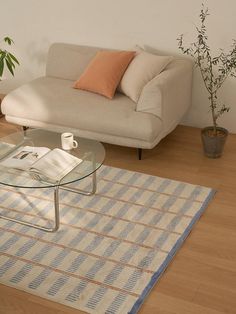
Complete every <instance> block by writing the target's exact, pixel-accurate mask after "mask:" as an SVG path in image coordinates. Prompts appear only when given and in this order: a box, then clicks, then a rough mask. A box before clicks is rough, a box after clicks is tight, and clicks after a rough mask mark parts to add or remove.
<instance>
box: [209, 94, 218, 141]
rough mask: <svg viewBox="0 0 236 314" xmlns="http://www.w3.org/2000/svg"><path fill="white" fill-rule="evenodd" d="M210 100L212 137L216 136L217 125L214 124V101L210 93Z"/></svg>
mask: <svg viewBox="0 0 236 314" xmlns="http://www.w3.org/2000/svg"><path fill="white" fill-rule="evenodd" d="M210 100H211V115H212V121H213V134H214V136H217V131H216V127H217V123H216V119H217V118H216V114H215V100H214V93H213V92H211V94H210Z"/></svg>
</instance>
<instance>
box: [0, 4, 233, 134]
mask: <svg viewBox="0 0 236 314" xmlns="http://www.w3.org/2000/svg"><path fill="white" fill-rule="evenodd" d="M202 1H203V0H116V1H114V0H67V1H63V0H47V1H46V0H41V1H38V0H21V1H17V0H8V1H2V3H1V18H0V30H1V33H0V36H1V37H3V36H6V35H9V36H11V37H12V38H13V39H14V40H15V46H14V47H13V48H12V51H13V52H14V53H15V55H16V56H17V57H18V58H19V60H20V63H21V65H20V67H19V68H17V71H16V75H15V78H14V79H12V78H11V77H10V76H8V75H7V76H6V80H4V81H2V82H1V83H0V93H7V92H8V91H10V90H11V89H13V88H15V87H17V86H19V85H20V84H21V83H23V82H26V81H29V80H31V79H32V78H35V77H38V76H40V75H43V74H44V71H45V60H46V54H47V50H48V47H49V45H50V44H51V43H53V42H69V43H78V44H87V45H94V46H96V45H97V46H102V47H113V48H125V49H132V48H133V47H134V46H135V45H136V44H140V45H148V46H152V47H154V48H156V49H160V50H163V51H167V52H168V53H170V54H176V53H179V51H178V48H177V41H176V38H177V37H178V35H179V34H181V33H184V34H185V36H186V41H187V42H191V40H193V35H194V27H195V25H196V24H198V21H199V19H198V14H199V11H200V8H201V3H202ZM205 3H206V4H207V6H208V7H209V9H210V13H211V15H210V17H209V18H208V32H209V38H210V43H211V45H212V51H213V53H216V52H217V51H218V50H217V48H218V47H221V48H225V49H227V48H228V47H229V46H230V44H231V39H232V38H236V33H235V30H236V19H235V12H236V2H235V0H226V1H222V0H208V1H205ZM221 100H222V101H223V102H224V103H225V104H230V106H231V111H230V113H228V114H226V115H225V116H224V117H223V118H222V119H221V120H220V124H221V125H222V126H225V127H227V128H228V129H229V130H230V131H231V132H234V133H236V123H235V122H236V79H232V78H230V79H229V80H228V81H227V82H226V83H225V85H224V87H223V89H222V91H221ZM183 123H184V124H187V125H192V126H199V127H202V126H206V125H208V124H209V123H210V114H209V113H208V99H207V93H206V91H205V89H204V86H203V82H202V80H201V78H200V76H199V72H198V71H197V70H195V73H194V88H193V103H192V107H191V109H190V110H189V112H188V114H187V116H186V118H185V119H184V121H183Z"/></svg>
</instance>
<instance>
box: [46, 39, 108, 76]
mask: <svg viewBox="0 0 236 314" xmlns="http://www.w3.org/2000/svg"><path fill="white" fill-rule="evenodd" d="M102 49H103V48H98V47H88V46H79V45H72V44H65V43H55V44H52V45H51V47H50V48H49V52H48V57H47V65H46V76H51V77H57V78H62V79H66V80H72V81H75V80H76V79H78V78H79V76H80V75H81V74H82V73H83V71H84V70H85V68H86V67H87V65H88V63H89V62H90V61H91V60H92V58H93V57H94V56H95V54H96V53H97V51H99V50H102Z"/></svg>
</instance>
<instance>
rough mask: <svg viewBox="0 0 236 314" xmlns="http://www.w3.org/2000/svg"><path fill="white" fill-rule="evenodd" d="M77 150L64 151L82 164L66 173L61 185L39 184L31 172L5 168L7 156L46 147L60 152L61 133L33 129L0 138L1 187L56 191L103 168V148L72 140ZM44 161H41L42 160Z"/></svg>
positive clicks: (40, 181) (87, 140)
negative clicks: (29, 148) (75, 142)
mask: <svg viewBox="0 0 236 314" xmlns="http://www.w3.org/2000/svg"><path fill="white" fill-rule="evenodd" d="M75 140H76V141H77V142H78V148H73V149H72V150H70V151H67V152H68V153H69V154H71V155H73V156H75V157H77V158H79V159H81V160H82V162H81V163H80V164H78V165H77V166H76V167H74V168H73V169H72V170H71V171H70V172H68V173H67V174H66V175H65V176H64V177H63V178H62V179H61V180H60V181H55V182H51V181H47V180H41V179H40V180H39V179H38V178H35V176H33V175H32V173H31V172H30V171H28V170H27V169H26V170H20V169H18V168H17V167H12V166H5V165H2V164H1V163H3V164H6V162H7V159H8V158H9V156H10V157H11V156H12V155H13V154H14V152H16V150H17V151H18V149H20V148H22V149H23V148H24V147H26V146H30V147H35V148H36V147H44V148H45V147H46V148H49V149H51V150H52V149H54V148H61V133H56V132H52V131H47V130H42V129H34V130H27V131H25V132H16V133H13V134H11V135H8V136H5V137H2V138H0V184H4V185H8V186H12V187H20V188H44V187H55V186H58V185H59V186H61V185H66V184H70V183H73V182H75V181H78V180H81V179H83V178H85V177H87V176H89V175H91V174H93V173H94V172H95V171H97V169H98V168H100V166H101V165H102V163H103V161H104V158H105V149H104V147H103V145H102V144H101V143H100V142H98V141H94V140H89V139H85V138H79V137H75ZM42 158H43V157H42Z"/></svg>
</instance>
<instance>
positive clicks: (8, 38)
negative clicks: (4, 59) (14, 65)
mask: <svg viewBox="0 0 236 314" xmlns="http://www.w3.org/2000/svg"><path fill="white" fill-rule="evenodd" d="M3 40H4V41H5V42H6V43H7V44H8V45H9V46H10V45H11V44H13V43H14V41H13V40H12V39H11V38H10V37H4V38H3Z"/></svg>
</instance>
